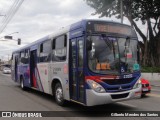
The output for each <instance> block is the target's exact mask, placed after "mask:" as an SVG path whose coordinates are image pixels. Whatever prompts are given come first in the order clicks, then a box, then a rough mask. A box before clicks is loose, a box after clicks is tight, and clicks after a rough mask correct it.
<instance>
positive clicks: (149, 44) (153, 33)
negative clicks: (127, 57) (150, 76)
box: [85, 0, 160, 66]
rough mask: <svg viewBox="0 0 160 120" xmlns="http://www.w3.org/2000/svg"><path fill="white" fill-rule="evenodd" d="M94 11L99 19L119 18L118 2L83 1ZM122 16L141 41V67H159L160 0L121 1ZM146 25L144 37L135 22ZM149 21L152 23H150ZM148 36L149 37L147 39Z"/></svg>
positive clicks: (111, 0) (102, 0)
mask: <svg viewBox="0 0 160 120" xmlns="http://www.w3.org/2000/svg"><path fill="white" fill-rule="evenodd" d="M85 1H86V3H87V4H88V5H89V6H91V7H92V8H94V9H95V11H96V12H95V13H94V14H93V15H95V14H99V15H100V17H104V16H105V17H111V16H116V18H118V19H119V18H120V0H85ZM122 2H123V16H125V17H126V18H127V19H128V20H129V21H130V23H131V24H132V25H133V27H134V28H135V30H136V31H137V33H138V34H139V35H140V36H141V38H142V39H143V41H139V45H140V47H141V49H142V56H143V60H142V63H143V65H148V66H157V65H159V66H160V0H122ZM139 20H140V21H141V22H142V24H147V26H148V34H147V35H145V34H144V33H143V32H142V31H141V28H139V26H138V25H137V23H136V21H139ZM151 21H154V23H152V22H151ZM148 36H149V37H148Z"/></svg>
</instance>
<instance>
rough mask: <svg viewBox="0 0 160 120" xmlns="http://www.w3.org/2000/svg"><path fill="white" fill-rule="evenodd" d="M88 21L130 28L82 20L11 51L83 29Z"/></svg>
mask: <svg viewBox="0 0 160 120" xmlns="http://www.w3.org/2000/svg"><path fill="white" fill-rule="evenodd" d="M89 21H90V22H92V21H93V22H94V21H97V22H107V23H116V24H119V25H125V26H128V27H130V26H129V25H127V24H122V23H118V22H114V21H108V20H97V19H82V20H81V21H78V22H76V23H73V24H71V25H69V26H67V27H62V29H60V30H58V31H56V32H54V33H52V34H50V35H47V36H45V37H43V38H40V39H38V40H36V41H34V42H33V43H30V44H28V45H26V46H23V47H21V48H19V49H17V50H15V51H13V53H15V52H18V51H21V50H23V49H27V48H29V47H31V46H34V45H36V44H38V43H41V42H43V41H45V40H47V39H50V38H52V37H54V36H58V35H61V34H64V33H66V32H68V31H72V30H75V29H78V28H80V27H83V28H85V26H86V23H87V22H89Z"/></svg>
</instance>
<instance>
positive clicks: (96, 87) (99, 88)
mask: <svg viewBox="0 0 160 120" xmlns="http://www.w3.org/2000/svg"><path fill="white" fill-rule="evenodd" d="M87 83H88V84H89V86H90V87H91V88H92V89H93V90H94V91H95V92H98V93H104V92H106V91H105V89H104V88H103V87H102V86H101V85H100V84H98V83H97V82H95V81H93V80H87Z"/></svg>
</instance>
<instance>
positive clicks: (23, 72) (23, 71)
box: [18, 64, 30, 87]
mask: <svg viewBox="0 0 160 120" xmlns="http://www.w3.org/2000/svg"><path fill="white" fill-rule="evenodd" d="M20 77H23V80H24V81H23V82H24V86H25V87H30V78H29V64H26V65H18V82H19V83H20Z"/></svg>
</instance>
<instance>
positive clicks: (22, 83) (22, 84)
mask: <svg viewBox="0 0 160 120" xmlns="http://www.w3.org/2000/svg"><path fill="white" fill-rule="evenodd" d="M20 86H21V89H22V90H26V87H25V86H24V79H23V77H21V79H20Z"/></svg>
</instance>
